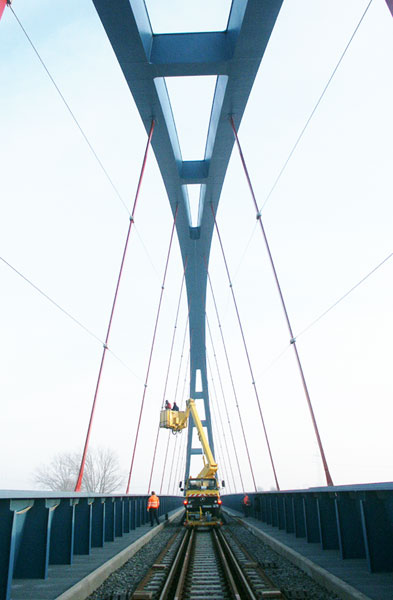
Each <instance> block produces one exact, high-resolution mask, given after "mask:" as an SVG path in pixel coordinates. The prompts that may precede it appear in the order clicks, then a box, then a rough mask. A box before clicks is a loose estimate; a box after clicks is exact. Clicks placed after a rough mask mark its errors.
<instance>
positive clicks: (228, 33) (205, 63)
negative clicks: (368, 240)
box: [93, 0, 283, 478]
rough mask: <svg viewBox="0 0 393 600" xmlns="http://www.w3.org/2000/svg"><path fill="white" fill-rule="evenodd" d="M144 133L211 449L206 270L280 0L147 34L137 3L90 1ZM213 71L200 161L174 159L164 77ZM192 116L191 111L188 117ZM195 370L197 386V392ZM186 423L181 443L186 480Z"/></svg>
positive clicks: (251, 0)
mask: <svg viewBox="0 0 393 600" xmlns="http://www.w3.org/2000/svg"><path fill="white" fill-rule="evenodd" d="M93 2H94V5H95V7H96V10H97V12H98V15H99V17H100V19H101V22H102V24H103V26H104V29H105V31H106V33H107V35H108V38H109V40H110V43H111V44H112V47H113V50H114V52H115V54H116V57H117V60H118V61H119V64H120V67H121V69H122V71H123V74H124V77H125V79H126V81H127V84H128V86H129V88H130V91H131V93H132V95H133V98H134V101H135V103H136V106H137V108H138V110H139V113H140V116H141V119H142V121H143V124H144V126H145V128H146V131H147V132H148V131H149V129H150V125H151V121H152V119H153V118H154V120H155V129H154V135H153V139H152V147H153V150H154V152H155V155H156V159H157V162H158V166H159V168H160V171H161V175H162V178H163V181H164V185H165V188H166V191H167V194H168V199H169V202H170V205H171V209H172V213H173V214H175V211H176V207H177V206H178V215H177V221H176V230H177V235H178V239H179V244H180V249H181V254H182V259H183V263H184V265H187V268H186V287H187V297H188V305H189V315H190V316H189V321H190V324H189V327H190V339H191V355H190V395H191V397H193V398H196V399H198V398H200V399H203V401H204V407H205V420H204V421H203V424H204V426H206V428H207V432H208V437H209V443H210V445H211V447H212V450H213V452H214V442H213V435H212V427H211V415H210V404H209V391H208V382H207V369H206V348H205V338H206V336H205V306H206V288H207V271H206V265H207V264H208V262H209V254H210V247H211V241H212V236H213V230H214V217H213V211H212V210H211V209H210V207H211V206H212V207H213V210H214V213H216V211H217V207H218V203H219V199H220V194H221V190H222V185H223V182H224V177H225V173H226V170H227V167H228V162H229V158H230V155H231V152H232V148H233V144H234V137H233V132H232V129H231V126H230V123H229V117H230V116H232V117H233V120H234V123H235V127H236V128H238V127H239V125H240V122H241V119H242V116H243V113H244V110H245V107H246V104H247V100H248V97H249V94H250V92H251V88H252V85H253V82H254V79H255V76H256V74H257V71H258V68H259V65H260V62H261V60H262V57H263V54H264V51H265V49H266V46H267V43H268V41H269V38H270V35H271V32H272V30H273V27H274V24H275V21H276V19H277V16H278V13H279V10H280V8H281V4H282V2H283V0H233V1H232V6H231V11H230V16H229V20H228V24H227V28H226V30H225V31H217V32H201V33H176V34H174V33H165V34H154V33H153V31H152V28H151V25H150V20H149V15H148V12H147V10H146V6H145V3H144V1H143V0H93ZM200 75H216V76H217V83H216V88H215V93H214V98H213V103H212V109H211V115H210V123H209V129H208V134H207V139H206V148H205V156H204V158H203V160H188V161H184V160H183V159H182V156H181V151H180V145H179V141H178V137H177V132H176V126H175V122H174V119H173V114H172V109H171V103H170V100H169V96H168V92H167V88H166V85H165V79H164V78H165V77H180V76H200ZM190 118H192V116H191V117H190ZM188 184H202V185H201V194H200V198H199V211H198V222H197V226H196V227H192V226H191V218H190V209H189V201H188V195H187V188H186V187H185V186H186V185H188ZM198 370H200V372H201V380H202V391H199V392H197V391H196V373H197V371H198ZM192 433H193V423H191V426H190V427H189V432H188V445H187V463H186V473H185V477H186V478H187V477H188V475H189V470H190V461H191V455H192V454H199V453H201V450H200V449H199V448H193V447H192Z"/></svg>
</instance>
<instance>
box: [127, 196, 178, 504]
mask: <svg viewBox="0 0 393 600" xmlns="http://www.w3.org/2000/svg"><path fill="white" fill-rule="evenodd" d="M138 189H139V188H138ZM178 209H179V205H178V204H177V205H176V210H175V214H174V218H173V225H172V230H171V236H170V241H169V248H168V254H167V257H166V263H165V269H164V276H163V279H162V285H161V293H160V299H159V302H158V308H157V316H156V321H155V324H154V331H153V339H152V343H151V347H150V354H149V360H148V364H147V371H146V378H145V384H144V388H143V394H142V400H141V405H140V409H139V417H138V423H137V428H136V433H135V441H134V448H133V451H132V458H131V465H130V472H129V475H128V482H127V489H126V494H128V493H129V491H130V484H131V477H132V470H133V467H134V460H135V453H136V447H137V444H138V438H139V430H140V426H141V420H142V414H143V409H144V405H145V398H146V390H147V384H148V380H149V374H150V367H151V362H152V358H153V350H154V345H155V341H156V334H157V328H158V321H159V317H160V312H161V304H162V298H163V295H164V289H165V281H166V276H167V272H168V265H169V258H170V255H171V250H172V244H173V236H174V233H175V228H176V218H177V213H178ZM131 218H133V217H131Z"/></svg>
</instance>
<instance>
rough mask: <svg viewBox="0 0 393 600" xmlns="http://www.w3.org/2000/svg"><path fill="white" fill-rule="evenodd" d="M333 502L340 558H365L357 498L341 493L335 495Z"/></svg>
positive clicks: (347, 493) (348, 493)
mask: <svg viewBox="0 0 393 600" xmlns="http://www.w3.org/2000/svg"><path fill="white" fill-rule="evenodd" d="M335 502H336V518H337V530H338V542H339V547H340V554H341V558H365V557H366V550H365V546H364V539H363V530H362V521H361V516H360V500H359V498H357V497H354V496H353V495H351V493H350V492H343V493H339V494H338V495H337V498H336V501H335Z"/></svg>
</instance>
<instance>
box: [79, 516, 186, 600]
mask: <svg viewBox="0 0 393 600" xmlns="http://www.w3.org/2000/svg"><path fill="white" fill-rule="evenodd" d="M179 523H180V521H178V520H177V519H176V521H175V522H172V523H168V525H167V526H166V527H165V528H164V529H163V530H162V531H160V533H158V534H157V535H156V536H155V537H154V538H153V539H152V540H150V542H148V543H147V544H146V545H145V546H143V548H141V549H140V550H139V551H138V552H137V553H136V554H134V556H133V557H132V558H130V560H128V561H127V562H126V563H125V564H124V565H123V566H122V567H120V569H117V571H114V572H113V573H112V575H110V576H109V577H108V579H106V580H105V581H104V583H103V584H102V585H100V587H99V588H97V589H96V591H95V592H93V593H92V594H91V595H90V596H89V598H88V600H110V599H111V598H112V597H113V598H116V596H117V595H119V596H120V595H123V594H124V595H125V594H126V593H127V595H128V594H129V593H131V592H133V591H134V590H135V588H136V587H137V585H138V583H139V582H140V581H141V579H142V578H143V577H144V576H145V575H146V573H147V571H148V570H149V569H150V567H151V566H152V565H153V564H154V562H155V560H156V558H157V556H158V555H159V554H160V552H161V551H162V550H163V549H164V547H165V546H166V544H167V543H168V542H169V540H170V538H171V537H172V535H173V534H174V533H175V530H176V528H178V527H179Z"/></svg>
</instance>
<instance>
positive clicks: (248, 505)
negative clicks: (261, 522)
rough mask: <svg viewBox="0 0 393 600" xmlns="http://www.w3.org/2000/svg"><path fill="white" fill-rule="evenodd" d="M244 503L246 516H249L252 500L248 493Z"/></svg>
mask: <svg viewBox="0 0 393 600" xmlns="http://www.w3.org/2000/svg"><path fill="white" fill-rule="evenodd" d="M242 504H243V510H244V516H245V517H248V516H249V514H250V508H251V500H250V498H249V497H248V495H247V494H246V495H245V496H244V498H243V502H242Z"/></svg>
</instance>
